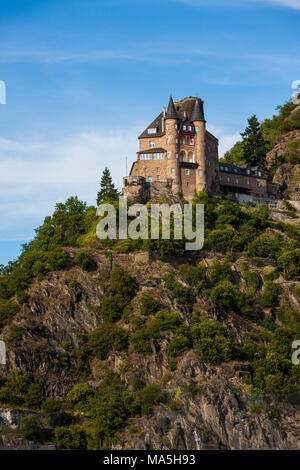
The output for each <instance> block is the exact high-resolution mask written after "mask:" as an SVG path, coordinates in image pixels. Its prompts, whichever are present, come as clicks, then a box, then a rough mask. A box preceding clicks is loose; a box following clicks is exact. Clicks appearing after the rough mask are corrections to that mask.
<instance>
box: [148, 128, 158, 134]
mask: <svg viewBox="0 0 300 470" xmlns="http://www.w3.org/2000/svg"><path fill="white" fill-rule="evenodd" d="M156 132H157V128H156V127H152V128H149V129H148V134H156Z"/></svg>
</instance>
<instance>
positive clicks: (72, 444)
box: [54, 424, 87, 450]
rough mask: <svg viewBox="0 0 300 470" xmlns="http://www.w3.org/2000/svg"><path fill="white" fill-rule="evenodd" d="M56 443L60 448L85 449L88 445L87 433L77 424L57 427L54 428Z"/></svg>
mask: <svg viewBox="0 0 300 470" xmlns="http://www.w3.org/2000/svg"><path fill="white" fill-rule="evenodd" d="M54 444H55V446H56V448H57V449H58V450H60V449H66V450H83V449H86V446H87V440H86V434H85V432H84V430H83V429H82V428H81V426H78V425H77V424H73V425H71V426H70V427H69V428H67V427H65V426H61V427H57V428H55V429H54Z"/></svg>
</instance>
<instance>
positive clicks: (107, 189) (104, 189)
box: [97, 167, 119, 206]
mask: <svg viewBox="0 0 300 470" xmlns="http://www.w3.org/2000/svg"><path fill="white" fill-rule="evenodd" d="M118 198H119V191H118V190H117V188H115V185H114V184H113V182H112V177H111V174H110V171H109V169H108V168H107V167H105V169H104V171H103V173H102V177H101V183H100V191H99V192H98V194H97V205H98V206H99V204H101V203H102V202H104V201H117V200H118Z"/></svg>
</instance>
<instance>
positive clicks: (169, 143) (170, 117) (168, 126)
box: [165, 96, 181, 194]
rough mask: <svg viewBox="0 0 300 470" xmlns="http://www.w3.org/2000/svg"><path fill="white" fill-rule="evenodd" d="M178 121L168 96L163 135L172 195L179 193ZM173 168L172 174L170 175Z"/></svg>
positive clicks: (172, 103) (171, 100)
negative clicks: (171, 183) (164, 136)
mask: <svg viewBox="0 0 300 470" xmlns="http://www.w3.org/2000/svg"><path fill="white" fill-rule="evenodd" d="M178 119H179V116H178V114H177V111H176V108H175V105H174V102H173V98H172V96H170V101H169V105H168V108H167V114H166V119H165V135H166V144H165V147H166V150H167V159H168V163H167V177H168V178H172V179H173V192H174V194H176V193H178V192H180V191H181V182H180V167H179V155H178V153H179V143H178ZM176 156H177V158H176ZM172 168H174V173H172Z"/></svg>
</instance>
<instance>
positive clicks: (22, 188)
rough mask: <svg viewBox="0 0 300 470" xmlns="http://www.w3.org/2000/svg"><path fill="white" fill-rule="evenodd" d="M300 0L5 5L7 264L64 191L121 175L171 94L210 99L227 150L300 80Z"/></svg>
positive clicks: (0, 247)
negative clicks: (105, 176) (252, 121)
mask: <svg viewBox="0 0 300 470" xmlns="http://www.w3.org/2000/svg"><path fill="white" fill-rule="evenodd" d="M299 23H300V0H251V1H250V0H249V1H247V0H243V1H238V0H226V1H225V0H224V1H223V0H159V1H158V0H151V2H149V1H146V0H28V1H26V2H25V1H23V0H19V1H17V0H10V1H6V2H1V6H0V44H1V48H0V80H3V81H4V82H5V83H6V87H7V101H6V104H5V105H0V217H1V225H0V264H1V263H4V264H5V263H6V262H7V261H8V260H9V259H13V258H15V257H16V256H17V255H18V252H19V247H20V244H21V243H23V242H24V241H28V240H29V239H31V238H32V236H33V233H34V228H35V227H37V226H38V225H39V224H40V223H41V222H42V221H43V218H44V216H46V215H47V214H49V213H50V212H51V211H52V210H53V208H54V205H55V203H56V202H58V201H63V200H65V199H66V198H67V197H68V196H70V195H74V194H77V195H78V196H79V197H80V198H81V199H83V200H86V201H87V202H88V203H94V202H95V197H96V192H97V186H98V183H99V179H100V176H101V173H102V170H103V169H104V167H105V166H108V167H109V168H110V169H111V171H112V174H113V177H114V179H115V182H116V183H117V184H118V185H119V186H121V180H122V176H124V175H125V172H126V164H125V157H126V156H127V157H128V167H129V166H130V165H131V162H132V161H133V160H134V159H135V152H136V151H137V149H138V144H137V135H138V134H139V133H140V132H141V131H142V130H143V128H144V126H145V125H147V124H148V123H149V122H150V121H151V120H152V119H153V118H154V117H155V116H156V115H157V114H158V113H159V112H160V111H161V109H162V107H163V106H165V105H166V104H167V102H168V98H169V95H170V94H171V93H172V94H173V97H174V98H175V99H181V98H183V97H185V96H189V95H198V96H199V97H201V98H203V99H204V100H205V111H206V118H207V121H208V128H209V129H210V130H211V131H212V132H214V134H215V135H216V136H217V137H218V138H219V139H220V154H222V153H223V152H224V151H225V150H226V149H228V148H230V146H231V145H232V144H233V143H234V142H235V141H236V140H237V139H238V137H239V133H240V132H241V131H243V130H244V127H245V125H246V120H247V118H248V117H249V115H251V114H253V113H256V114H257V115H258V117H259V119H261V120H262V119H264V118H265V117H269V116H271V115H272V114H273V113H274V112H275V107H276V106H277V105H278V104H282V103H284V102H285V101H286V100H288V99H289V98H290V96H291V94H292V90H291V83H292V81H294V80H297V79H300V55H299V50H300V47H299V39H300V27H299Z"/></svg>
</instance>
